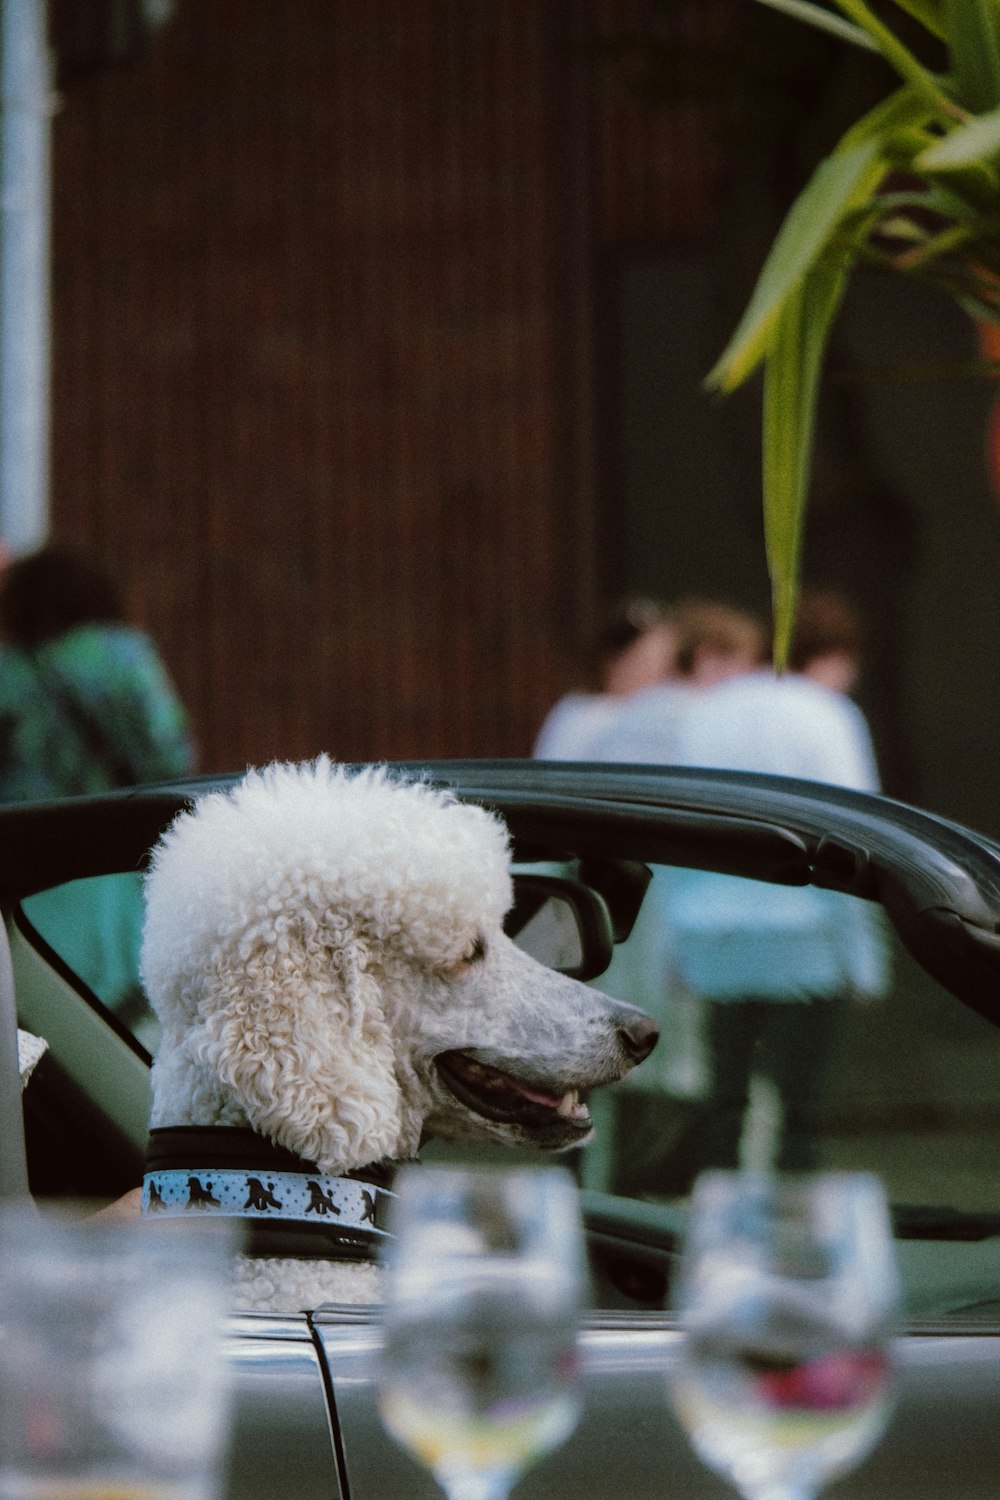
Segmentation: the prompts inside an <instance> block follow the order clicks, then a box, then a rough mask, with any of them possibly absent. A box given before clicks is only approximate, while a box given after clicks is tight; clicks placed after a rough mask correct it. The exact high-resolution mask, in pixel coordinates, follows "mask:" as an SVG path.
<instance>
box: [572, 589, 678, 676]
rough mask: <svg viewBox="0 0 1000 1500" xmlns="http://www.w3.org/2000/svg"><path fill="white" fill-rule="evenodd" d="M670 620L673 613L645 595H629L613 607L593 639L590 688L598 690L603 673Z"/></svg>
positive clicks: (606, 614)
mask: <svg viewBox="0 0 1000 1500" xmlns="http://www.w3.org/2000/svg"><path fill="white" fill-rule="evenodd" d="M672 619H673V612H672V610H670V609H669V608H668V607H667V605H666V604H664V603H662V602H661V601H660V600H659V599H651V598H647V597H645V596H644V595H640V594H636V595H629V596H628V597H627V598H625V599H620V600H619V601H618V602H617V603H616V604H613V605H612V606H611V607H610V608H609V609H608V610H607V611H606V613H605V615H604V618H603V620H602V621H601V623H600V625H599V626H598V629H597V632H596V634H595V636H594V641H593V647H592V650H591V661H590V673H589V675H590V677H591V679H592V686H594V687H597V686H599V684H600V681H601V679H602V677H603V675H604V672H605V671H606V669H607V668H608V667H609V666H610V664H611V663H612V662H613V661H615V659H616V658H617V657H619V656H621V655H622V653H623V652H624V651H627V650H628V649H629V647H630V646H632V645H634V644H635V642H636V641H638V640H640V639H641V638H642V637H643V636H644V635H647V634H648V633H649V631H651V630H655V629H656V628H657V626H660V625H667V624H669V623H670V622H671V621H672Z"/></svg>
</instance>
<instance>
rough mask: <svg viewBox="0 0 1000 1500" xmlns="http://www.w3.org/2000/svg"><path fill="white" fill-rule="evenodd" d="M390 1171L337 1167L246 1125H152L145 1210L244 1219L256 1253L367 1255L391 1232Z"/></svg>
mask: <svg viewBox="0 0 1000 1500" xmlns="http://www.w3.org/2000/svg"><path fill="white" fill-rule="evenodd" d="M389 1176H390V1169H389V1168H388V1167H387V1166H384V1165H382V1164H373V1165H372V1166H371V1167H365V1168H362V1169H360V1170H359V1171H358V1172H356V1173H353V1172H352V1173H345V1174H344V1175H343V1176H329V1175H327V1174H326V1173H322V1172H319V1171H317V1170H316V1167H315V1163H313V1162H308V1161H303V1160H302V1159H301V1158H300V1157H297V1156H296V1155H295V1154H294V1152H291V1151H286V1150H284V1149H283V1148H282V1147H280V1146H275V1145H274V1144H273V1143H272V1142H270V1141H268V1140H266V1139H265V1138H264V1137H263V1136H260V1135H258V1134H257V1133H256V1132H255V1131H253V1130H248V1129H245V1128H243V1127H241V1126H214V1127H203V1126H171V1127H164V1128H158V1129H156V1130H153V1131H151V1132H150V1142H149V1149H148V1152H147V1171H146V1174H145V1176H144V1178H143V1188H142V1212H143V1214H144V1215H146V1216H147V1217H150V1218H153V1217H158V1216H160V1215H163V1216H164V1217H166V1216H174V1217H185V1218H192V1219H195V1218H201V1217H205V1216H212V1215H221V1216H224V1217H228V1218H238V1219H241V1220H244V1221H246V1222H247V1239H248V1240H249V1243H248V1245H247V1246H246V1248H247V1250H248V1251H249V1252H250V1253H252V1254H255V1255H293V1256H305V1257H309V1258H313V1257H319V1258H324V1259H352V1260H363V1259H369V1258H372V1257H373V1256H374V1255H375V1254H376V1253H377V1250H378V1247H379V1245H380V1244H381V1243H383V1242H384V1241H385V1240H386V1239H388V1238H391V1236H390V1235H389V1234H388V1232H387V1230H386V1228H385V1223H384V1217H385V1209H386V1207H387V1204H388V1200H390V1199H391V1198H392V1196H393V1195H392V1192H391V1190H390V1189H389V1188H388V1186H387V1185H386V1183H387V1181H388V1179H389ZM376 1178H377V1179H381V1180H378V1181H376V1180H373V1179H376Z"/></svg>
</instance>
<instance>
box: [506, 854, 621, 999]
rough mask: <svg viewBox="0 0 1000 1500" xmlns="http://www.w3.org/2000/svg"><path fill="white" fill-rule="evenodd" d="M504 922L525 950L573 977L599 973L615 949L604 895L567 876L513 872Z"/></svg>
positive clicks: (549, 966)
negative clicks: (511, 894)
mask: <svg viewBox="0 0 1000 1500" xmlns="http://www.w3.org/2000/svg"><path fill="white" fill-rule="evenodd" d="M504 928H505V930H506V932H507V935H508V937H511V938H513V940H514V942H515V943H516V944H517V946H518V947H519V948H521V949H522V950H523V951H524V952H525V953H528V954H530V955H531V957H532V958H535V959H537V960H538V962H539V963H542V964H545V965H547V967H548V968H550V969H557V970H558V971H559V973H560V974H567V975H569V977H570V978H571V979H584V980H586V979H596V978H597V976H598V975H599V974H603V973H604V971H605V969H606V968H607V967H608V965H609V964H610V962H611V958H612V954H613V953H614V939H613V936H612V923H611V915H610V913H609V911H608V907H607V903H606V902H605V900H604V898H603V897H602V896H600V895H598V893H597V891H595V890H593V889H592V887H590V886H587V885H581V884H580V883H579V882H578V881H575V880H570V879H568V878H566V877H565V876H560V875H528V874H521V873H515V875H514V904H513V906H512V907H511V909H510V911H509V912H508V913H507V918H506V921H505V922H504Z"/></svg>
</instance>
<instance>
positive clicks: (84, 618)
mask: <svg viewBox="0 0 1000 1500" xmlns="http://www.w3.org/2000/svg"><path fill="white" fill-rule="evenodd" d="M194 769H195V751H194V745H193V741H192V738H191V733H190V729H189V724H188V716H187V714H186V712H185V710H184V707H183V704H182V703H181V700H180V698H179V696H178V694H177V691H176V689H175V687H174V685H173V683H172V682H171V680H170V677H169V675H168V673H167V670H166V668H165V667H164V665H163V662H162V660H161V659H160V656H159V653H158V652H157V650H156V647H155V646H154V644H153V642H152V640H151V639H150V637H149V636H148V635H147V634H146V633H145V632H144V631H142V630H139V629H137V628H136V627H135V626H134V625H131V624H130V623H129V622H128V620H127V619H126V611H125V606H124V600H123V597H122V593H121V590H120V589H119V587H118V585H117V583H116V582H115V580H114V579H113V578H112V577H111V576H110V574H109V573H108V571H107V569H106V568H105V567H104V565H103V564H102V563H101V562H100V561H99V560H98V559H96V558H94V557H92V556H90V555H89V554H87V553H85V552H84V551H82V550H81V549H79V548H77V547H74V546H72V545H71V544H69V543H65V542H51V543H48V544H46V545H44V546H42V547H40V548H39V549H38V550H37V551H34V552H31V553H28V554H26V555H24V556H22V557H18V558H15V559H14V560H13V561H12V562H10V563H9V564H8V565H7V568H6V570H5V572H4V573H3V575H2V578H0V802H24V801H37V800H47V799H49V798H54V797H69V796H78V795H87V794H93V793H98V792H106V791H110V790H113V789H114V788H117V787H125V786H136V785H140V784H142V783H145V782H152V781H161V780H166V779H170V778H173V777H178V776H187V775H189V774H190V773H191V772H192V771H193V770H194ZM24 908H25V912H26V914H27V915H28V917H29V920H30V921H31V922H32V923H33V925H34V926H35V927H36V928H37V930H38V931H39V932H40V933H41V935H42V936H43V937H44V938H45V939H46V940H47V941H48V943H49V944H50V946H51V947H52V948H54V949H55V951H56V952H57V953H58V954H59V957H60V958H61V959H62V960H63V961H64V962H65V963H66V964H67V965H68V966H69V968H70V969H72V970H73V972H74V973H75V974H77V975H78V976H79V977H80V978H82V979H83V980H84V981H85V983H86V984H87V985H88V986H89V987H90V988H91V989H92V990H93V991H94V993H95V994H96V995H97V997H98V998H99V999H100V1000H102V1001H104V1003H105V1004H107V1005H109V1006H110V1007H112V1008H113V1009H115V1010H117V1011H118V1012H119V1014H120V1015H122V1018H123V1019H126V1020H128V1021H129V1023H130V1024H132V1025H133V1026H134V1027H136V1028H141V1026H142V1024H144V1022H145V1020H147V1019H148V1017H147V1015H146V1011H145V1006H144V1002H143V1001H142V998H141V991H140V989H139V981H138V951H139V942H140V933H141V924H142V889H141V877H140V876H139V875H137V874H124V875H109V876H103V877H101V878H100V879H94V880H86V881H74V882H72V883H71V884H69V885H64V886H60V887H58V888H57V889H55V890H52V891H43V892H40V893H39V894H38V895H36V896H32V897H30V898H29V899H28V900H27V901H26V902H25V903H24Z"/></svg>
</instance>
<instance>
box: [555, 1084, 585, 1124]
mask: <svg viewBox="0 0 1000 1500" xmlns="http://www.w3.org/2000/svg"><path fill="white" fill-rule="evenodd" d="M556 1113H557V1114H560V1115H565V1117H566V1119H567V1120H572V1119H575V1118H576V1116H578V1115H579V1114H580V1095H579V1093H578V1092H577V1090H576V1089H570V1091H569V1093H567V1094H563V1096H562V1098H561V1099H560V1100H559V1103H558V1104H557V1105H556Z"/></svg>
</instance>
